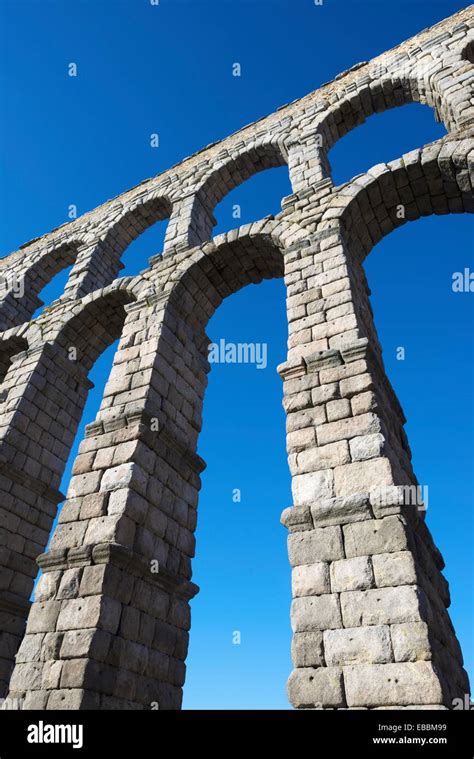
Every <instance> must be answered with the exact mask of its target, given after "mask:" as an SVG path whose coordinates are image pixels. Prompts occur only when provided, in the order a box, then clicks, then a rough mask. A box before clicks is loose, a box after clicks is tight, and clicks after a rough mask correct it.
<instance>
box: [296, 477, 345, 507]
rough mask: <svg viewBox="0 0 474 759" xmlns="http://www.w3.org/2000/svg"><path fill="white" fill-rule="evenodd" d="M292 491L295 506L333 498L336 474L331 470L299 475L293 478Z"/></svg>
mask: <svg viewBox="0 0 474 759" xmlns="http://www.w3.org/2000/svg"><path fill="white" fill-rule="evenodd" d="M291 489H292V492H293V500H294V502H295V504H300V503H312V502H313V501H317V500H318V499H326V498H331V497H332V496H333V495H334V474H333V472H332V471H331V470H330V469H323V470H321V471H318V472H310V473H308V474H297V475H296V476H295V477H293V480H292V486H291Z"/></svg>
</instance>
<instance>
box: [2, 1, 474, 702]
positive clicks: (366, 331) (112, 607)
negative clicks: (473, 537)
mask: <svg viewBox="0 0 474 759" xmlns="http://www.w3.org/2000/svg"><path fill="white" fill-rule="evenodd" d="M466 20H469V18H468V16H467V15H462V18H461V16H460V20H458V26H456V25H453V28H452V29H451V27H449V25H448V31H449V34H448V36H447V38H443V35H442V34H441V39H438V37H437V35H436V34H434V33H433V32H432V34H433V35H434V36H433V37H432V39H431V38H430V34H428V37H426V38H425V37H423V35H420V36H419V37H418V38H417V42H416V44H415V43H411V47H410V46H409V45H408V43H407V47H402V48H401V49H400V50H398V49H396V50H395V51H391V52H390V53H387V54H386V55H385V56H382V57H381V58H380V59H376V61H373V62H371V63H370V64H364V65H363V66H360V67H356V68H355V69H354V70H353V71H351V72H348V73H346V74H345V75H344V76H342V77H341V78H340V79H339V80H336V81H335V82H334V83H331V84H330V85H328V86H325V87H323V88H322V89H321V90H320V91H319V93H316V96H314V95H313V96H308V98H307V99H303V101H297V104H296V105H294V104H290V106H288V107H287V108H286V109H285V110H283V111H281V113H280V115H272V116H271V117H268V119H267V120H262V123H259V124H258V125H254V126H252V127H251V128H249V129H250V131H249V132H247V131H245V130H242V133H240V134H237V136H235V135H234V136H233V137H232V138H229V140H228V141H223V142H222V143H220V144H219V145H218V146H210V148H208V149H206V151H205V152H204V154H203V155H202V156H199V155H198V156H194V157H191V159H187V160H186V161H185V162H183V164H182V165H180V166H179V167H174V169H173V170H172V171H171V172H170V173H169V174H166V175H165V176H164V177H161V178H160V177H158V178H155V179H153V180H149V182H147V183H144V184H143V185H140V186H139V187H138V188H134V190H131V191H129V193H126V194H124V195H123V196H120V197H119V198H118V199H114V200H113V201H110V202H109V204H106V205H105V206H102V207H101V208H100V209H97V213H96V212H91V214H88V215H87V217H84V220H82V221H81V220H78V221H77V223H76V222H74V224H73V225H72V226H71V227H70V228H68V229H66V230H62V229H61V228H60V230H59V231H56V232H55V233H52V234H53V239H52V240H51V239H47V240H44V241H40V242H39V243H38V242H34V243H32V249H31V251H30V250H29V249H28V248H26V250H25V251H23V252H22V253H21V254H20V255H19V254H12V257H11V263H12V271H14V272H15V273H16V274H18V276H19V277H23V278H24V279H25V281H29V282H31V283H32V284H31V288H29V289H30V290H31V293H33V294H35V297H36V295H37V293H38V292H39V289H41V287H42V286H43V284H45V283H46V281H47V280H48V278H49V277H50V275H52V274H53V273H55V272H56V270H58V267H61V268H62V267H63V265H68V263H73V262H74V261H75V266H74V269H73V272H72V274H71V276H70V279H69V282H68V285H67V288H66V290H65V293H64V296H63V298H60V299H59V300H58V301H56V302H55V303H54V304H52V305H51V306H50V308H49V309H46V311H45V312H43V314H42V315H41V316H40V317H39V318H38V319H35V320H34V321H32V322H29V321H28V319H29V316H30V315H31V313H32V308H33V305H34V304H33V300H34V298H33V299H32V298H31V293H30V294H28V296H27V299H26V300H22V299H21V298H20V299H18V298H14V297H13V294H12V292H11V291H10V292H9V293H8V294H7V296H6V297H5V299H4V300H3V302H2V305H1V306H0V311H1V313H2V314H4V315H5V319H4V323H3V327H4V331H3V333H2V335H1V344H0V347H1V348H2V352H1V356H2V359H1V366H2V367H3V368H4V378H3V383H2V388H1V393H2V394H1V396H0V456H1V466H2V476H3V482H4V488H5V493H4V503H5V507H4V509H3V511H4V512H5V521H6V524H7V528H8V530H9V532H10V534H11V545H10V546H9V548H8V550H6V551H5V552H4V564H5V567H6V570H7V577H8V583H9V584H8V585H7V588H6V590H5V591H3V590H2V592H1V593H2V594H1V595H0V617H1V615H2V614H3V620H4V630H3V632H2V636H3V637H2V638H1V639H0V661H1V662H2V668H1V671H0V676H1V679H2V681H3V690H5V689H6V687H7V683H8V682H10V686H9V687H10V695H11V696H12V697H20V698H23V697H24V698H25V699H26V701H25V704H26V708H48V709H53V708H61V706H64V704H65V703H66V704H67V705H68V708H94V709H95V708H103V709H108V708H119V709H126V708H141V709H143V708H150V704H151V703H155V702H156V703H158V704H159V706H160V708H179V706H180V704H181V692H182V686H183V683H184V675H185V665H184V662H185V658H186V652H187V645H188V637H189V628H190V611H189V601H190V600H191V599H192V597H193V596H194V595H195V594H196V592H197V590H198V588H197V586H195V585H194V583H193V582H192V579H191V578H192V571H191V560H192V557H193V556H194V528H195V524H196V513H197V512H196V510H197V503H198V492H199V488H200V477H199V475H200V472H201V471H202V469H203V467H204V462H202V460H201V459H200V457H199V456H198V455H197V453H196V449H197V442H198V436H199V431H200V429H201V413H202V403H203V397H204V392H205V387H206V382H207V372H208V370H209V363H208V360H207V349H208V342H209V341H208V338H207V336H206V325H207V322H208V320H209V319H210V317H211V316H212V314H213V313H214V311H215V310H216V308H218V306H219V305H220V303H221V302H222V300H223V299H224V298H225V297H227V296H228V295H231V294H232V293H234V292H236V291H237V290H239V289H240V288H241V287H244V286H245V285H247V284H250V283H258V282H260V281H261V280H263V279H268V278H274V277H284V279H285V285H286V291H287V315H288V324H289V338H288V358H287V361H286V362H285V364H284V365H282V366H281V367H279V371H280V373H281V376H282V378H283V382H284V407H285V411H286V414H287V447H288V454H289V467H290V471H291V475H292V483H293V499H294V504H293V506H292V507H291V508H290V509H288V510H286V511H285V512H284V514H283V517H282V521H283V522H284V524H285V525H286V526H287V527H288V529H289V532H290V535H289V555H290V563H291V565H292V582H293V596H294V599H293V604H292V624H293V631H294V638H293V644H292V655H293V662H294V666H295V669H294V672H293V673H292V675H291V677H290V680H289V697H290V700H291V702H292V704H293V705H294V706H295V707H297V708H352V707H357V708H359V707H363V708H380V707H383V706H388V707H392V708H403V707H407V706H412V707H413V706H414V707H416V708H449V706H450V704H452V702H453V699H455V698H457V697H458V696H460V695H461V696H462V695H463V694H464V693H466V692H467V688H468V682H467V678H466V675H465V672H464V670H463V668H462V655H461V652H460V648H459V644H458V642H457V640H456V637H455V634H454V630H453V628H452V624H451V622H450V619H449V616H448V613H447V607H448V606H449V592H448V588H447V583H446V581H445V580H444V578H443V576H442V574H441V570H442V568H443V561H442V558H441V556H440V554H439V552H438V551H437V549H436V547H435V545H434V543H433V540H432V538H431V535H430V533H429V531H428V529H427V527H426V525H425V522H424V514H423V511H422V509H421V508H418V506H419V505H420V504H415V505H414V504H413V503H410V502H409V500H407V493H410V492H412V491H411V490H410V488H413V487H414V488H416V487H417V485H418V482H417V479H416V475H415V474H414V472H413V469H412V466H411V453H410V449H409V445H408V441H407V439H406V435H405V432H404V429H403V427H404V423H405V418H404V415H403V411H402V409H401V408H400V405H399V403H398V401H397V398H396V396H395V393H394V391H393V389H392V388H391V385H390V382H389V380H388V378H387V377H386V374H385V370H384V366H383V361H382V358H381V349H380V345H379V342H378V338H377V334H376V331H375V326H374V324H373V318H372V311H371V307H370V301H369V293H368V287H367V283H366V280H365V274H364V271H363V266H362V263H363V260H364V257H365V256H366V255H367V254H368V253H369V252H370V250H371V249H372V247H374V245H376V244H377V242H378V241H379V240H381V239H382V238H383V237H384V236H385V235H387V234H389V233H390V232H391V231H392V230H393V229H395V228H397V227H398V226H400V225H401V224H403V223H405V222H406V221H411V220H416V219H418V218H420V217H422V216H428V215H431V214H445V213H462V212H472V211H473V210H474V200H473V170H472V155H473V153H472V149H473V145H474V143H473V139H472V137H473V132H472V123H473V117H474V110H473V108H472V107H471V104H470V98H471V91H470V89H469V81H470V80H469V75H470V72H471V69H470V64H471V63H472V60H471V53H470V47H469V45H470V44H471V43H469V44H468V45H466V41H465V35H466V30H467V25H466V24H465V21H466ZM453 24H454V22H453ZM463 24H464V26H463ZM428 32H430V30H428ZM446 33H447V32H446ZM430 39H431V41H430ZM447 39H449V40H451V43H450V46H448V44H447V43H446V40H447ZM423 40H426V50H424V49H423V47H422V44H423ZM444 43H446V44H445V46H444V47H443V45H444ZM418 46H420V50H421V51H422V53H423V54H426V51H430V52H429V55H430V60H429V61H428V63H426V61H424V62H423V65H421V63H420V60H421V59H420V60H418V57H417V56H418V52H417V51H418ZM397 51H398V52H397ZM421 57H423V56H421ZM447 73H449V77H447V76H446V74H447ZM414 100H416V101H419V102H425V103H427V104H428V105H430V106H431V107H433V108H434V109H435V111H436V112H437V114H438V116H439V118H441V119H443V120H444V122H445V123H446V126H447V128H448V129H449V130H450V133H449V134H448V135H447V137H445V138H443V139H442V140H439V141H437V142H436V143H433V144H431V145H427V146H424V147H422V148H420V149H419V150H416V151H412V152H411V153H409V154H407V155H405V156H402V157H400V158H399V159H398V160H397V161H392V162H390V163H388V164H382V165H379V166H375V167H372V168H371V169H370V170H369V171H368V172H366V173H365V174H363V175H360V176H357V177H354V178H353V179H352V180H351V181H350V182H347V183H345V184H343V185H341V186H339V187H334V186H333V184H332V181H331V178H330V169H329V165H328V163H327V150H328V149H329V148H330V146H331V144H333V143H334V141H335V140H336V139H339V138H340V137H341V136H343V134H345V133H346V132H347V131H348V130H349V129H351V128H353V127H354V126H357V125H358V124H360V123H362V121H363V120H364V119H365V118H366V117H367V116H369V115H371V114H372V113H375V112H378V111H381V110H385V109H386V108H390V107H394V106H396V105H399V104H402V103H405V102H412V101H414ZM298 109H299V110H298ZM292 114H293V115H294V118H293V117H292ZM318 134H322V135H323V137H324V140H323V148H322V149H321V147H320V143H319V142H318V141H317V140H315V136H317V135H318ZM207 151H209V152H207ZM285 163H287V164H288V167H289V171H290V177H291V181H292V186H293V190H294V194H293V196H291V197H290V198H289V199H286V201H285V204H284V208H283V210H282V212H281V213H280V214H278V215H277V216H276V217H270V218H266V219H262V220H260V221H257V222H255V223H253V224H249V225H245V226H244V227H241V228H239V229H236V230H233V231H232V232H229V233H227V234H225V235H221V236H219V237H216V238H214V239H213V240H209V237H210V236H211V234H212V227H213V224H214V219H213V209H214V207H215V205H216V204H217V203H218V202H219V201H220V200H221V199H222V197H224V195H225V194H227V193H228V192H229V191H230V190H231V189H233V188H234V187H235V186H237V185H238V184H240V183H241V182H242V181H244V180H245V179H246V178H248V177H249V176H251V175H252V174H254V173H256V172H257V171H260V170H263V169H267V168H271V167H273V166H279V165H283V164H285ZM94 214H96V215H94ZM165 218H169V219H170V221H169V225H168V232H167V239H166V241H165V246H164V251H163V255H161V256H155V257H154V258H153V259H152V260H151V262H150V267H149V268H148V269H147V270H146V271H144V272H141V273H140V274H139V275H138V276H136V277H130V278H122V279H120V278H119V279H117V278H116V276H117V273H118V271H119V270H120V256H121V254H122V253H123V251H124V250H125V248H126V247H127V245H128V244H129V243H130V242H131V241H132V240H133V239H135V238H136V237H137V236H138V235H139V234H140V233H141V232H142V231H144V229H146V228H147V227H148V226H149V225H150V224H152V223H154V222H155V221H158V220H160V219H165ZM68 227H69V225H68ZM62 236H63V237H62ZM66 238H67V240H66ZM42 246H43V247H42ZM58 251H59V252H58ZM7 265H8V259H6V260H5V266H7ZM28 278H29V279H28ZM40 285H41V287H40ZM28 298H29V300H28ZM118 338H120V341H119V346H118V349H117V351H116V354H115V357H114V364H113V367H112V371H111V374H110V377H109V379H108V382H107V385H106V388H105V391H104V395H103V399H102V403H101V407H100V409H99V412H98V414H97V417H96V419H95V421H94V422H93V423H92V424H90V425H88V427H87V431H86V437H85V439H84V440H83V441H82V443H81V446H80V450H79V454H78V457H77V459H76V461H75V464H74V470H73V476H72V479H71V482H70V485H69V489H68V493H67V498H66V502H65V505H64V507H63V509H62V511H61V515H60V519H59V524H58V525H57V527H56V529H55V531H54V534H53V537H52V540H51V544H50V546H49V549H48V551H47V552H44V549H45V546H46V543H47V540H48V535H49V527H50V525H51V522H52V519H53V517H54V514H55V511H56V504H57V503H58V502H59V501H60V500H61V499H62V496H61V494H60V493H59V492H58V490H57V488H58V486H59V480H60V476H61V473H62V471H63V469H64V465H65V461H66V459H67V455H68V452H69V450H70V446H71V444H72V438H73V436H74V433H73V431H74V430H75V427H76V425H77V423H78V421H79V419H80V415H81V410H82V406H83V403H84V400H85V397H86V395H87V392H88V389H89V386H90V385H89V382H88V380H87V374H88V372H89V370H90V368H91V367H92V365H93V364H94V362H95V360H96V359H97V357H98V355H99V354H100V353H101V352H102V351H103V350H104V348H105V347H106V346H107V345H109V344H110V343H111V342H113V341H114V340H116V339H118ZM71 348H73V349H74V351H73V353H72V355H73V356H74V358H73V360H72V361H71V358H70V357H71V352H70V349H71ZM22 470H23V471H27V472H28V476H26V477H25V476H24V475H22V474H21V471H22ZM19 472H20V474H19ZM28 509H30V511H28ZM18 534H22V535H24V536H25V537H26V538H27V540H26V542H25V544H24V545H23V546H22V545H20V544H19V543H18V541H16V543H15V536H16V535H18ZM2 555H3V554H2ZM36 559H38V562H39V564H40V566H41V568H42V570H43V575H42V577H41V580H40V582H39V583H38V586H37V591H36V596H35V601H34V603H33V605H32V607H31V610H30V609H29V603H28V597H29V593H30V592H31V585H32V579H33V577H34V574H35V571H34V567H35V560H36ZM152 562H156V571H153V572H151V571H150V566H151V563H152ZM22 574H23V576H24V578H25V579H24V580H23V581H22V582H19V581H18V578H19V577H20V576H21V575H22ZM25 620H27V626H26V633H25V631H24V625H25ZM20 642H21V645H20V648H19V650H18V655H17V658H16V665H15V667H14V669H13V674H12V676H11V679H10V671H11V669H12V666H13V661H14V656H15V653H16V652H17V649H18V645H19V644H20Z"/></svg>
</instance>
